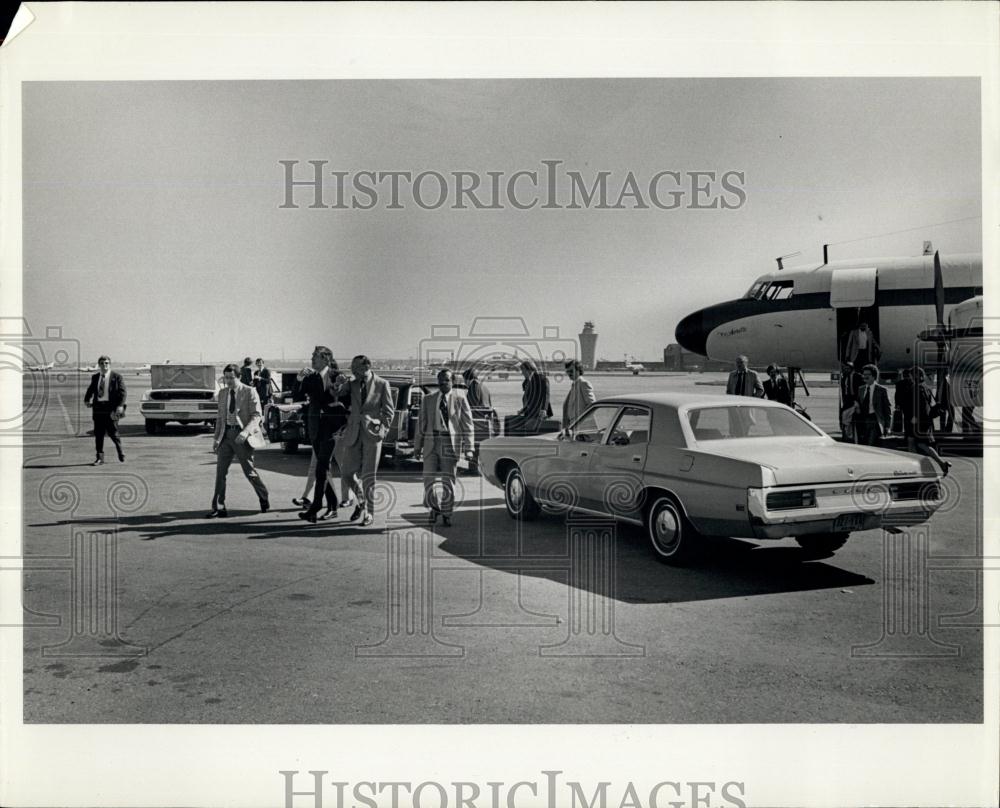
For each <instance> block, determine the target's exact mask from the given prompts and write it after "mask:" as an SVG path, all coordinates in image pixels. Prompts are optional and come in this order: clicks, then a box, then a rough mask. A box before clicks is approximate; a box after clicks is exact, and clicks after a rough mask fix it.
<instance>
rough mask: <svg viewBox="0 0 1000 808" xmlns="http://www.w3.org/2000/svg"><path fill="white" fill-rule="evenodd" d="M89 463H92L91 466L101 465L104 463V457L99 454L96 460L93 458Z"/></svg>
mask: <svg viewBox="0 0 1000 808" xmlns="http://www.w3.org/2000/svg"><path fill="white" fill-rule="evenodd" d="M90 465H92V466H103V465H104V458H103V457H102V456H100V455H99V456H98V458H97V460H95V461H94V462H93V463H91V464H90Z"/></svg>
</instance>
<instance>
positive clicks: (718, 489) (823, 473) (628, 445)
mask: <svg viewBox="0 0 1000 808" xmlns="http://www.w3.org/2000/svg"><path fill="white" fill-rule="evenodd" d="M480 466H481V469H482V473H483V474H484V475H485V476H486V478H487V479H488V480H489V481H490V482H492V483H493V484H494V485H497V486H499V487H500V488H502V489H503V490H504V494H505V502H506V507H507V511H508V513H509V514H510V516H511V517H513V518H515V519H530V518H533V517H535V516H537V515H538V514H539V512H540V510H541V509H542V508H543V507H544V508H545V509H546V510H561V511H564V512H565V511H569V510H581V511H586V512H590V513H593V514H599V515H602V516H606V517H611V518H615V519H619V520H622V521H625V522H631V523H635V524H638V525H642V526H643V527H644V528H645V530H646V532H647V534H648V538H649V543H650V547H651V549H652V551H653V553H654V555H655V556H656V557H657V558H658V559H660V560H661V561H664V562H666V563H671V564H680V563H683V562H684V561H686V560H688V559H689V558H690V557H691V555H692V553H694V552H695V551H696V550H697V549H698V545H699V538H700V537H701V536H703V535H714V536H733V537H745V538H750V539H781V538H785V537H790V536H791V537H795V539H796V540H797V541H798V542H799V544H801V545H802V546H803V547H804V548H806V549H807V550H810V551H812V552H813V553H816V554H825V555H828V554H830V553H832V552H834V551H835V550H836V549H838V548H839V547H841V546H842V545H843V544H844V542H845V541H846V540H847V538H848V536H849V535H850V534H851V533H853V532H856V531H861V530H870V529H872V528H878V527H888V528H894V527H903V526H909V525H915V524H919V523H921V522H924V521H926V520H927V519H929V518H930V516H931V515H932V514H933V513H934V511H935V510H937V508H938V507H939V505H940V504H941V496H942V494H941V488H940V485H939V475H938V472H937V471H936V467H935V466H934V464H933V463H932V462H931V461H930V460H929V459H928V458H926V457H923V456H920V455H913V454H906V453H904V452H897V451H890V450H888V449H876V448H872V447H868V446H855V445H853V444H845V443H838V442H837V441H835V440H834V439H833V438H831V437H830V436H829V435H827V434H826V433H825V432H823V431H822V430H821V429H819V428H818V427H816V426H815V425H814V424H813V423H811V422H810V421H808V420H806V419H805V418H803V417H802V416H800V415H799V414H798V413H796V412H795V411H794V410H791V409H789V408H788V407H786V406H785V405H783V404H779V403H777V402H772V401H765V400H763V399H757V398H741V397H729V396H727V397H725V398H723V397H720V396H718V395H715V396H712V395H690V394H680V393H678V394H671V393H659V394H649V395H635V396H623V397H616V398H612V399H605V400H601V401H598V402H597V403H595V404H594V405H593V406H591V407H590V409H588V410H587V411H586V412H585V413H584V414H583V415H581V416H580V418H579V419H577V421H576V422H575V423H574V424H573V425H572V426H571V427H570V428H569V430H567V431H566V432H564V433H554V434H549V435H539V436H537V437H515V436H511V437H499V438H492V439H490V440H487V441H484V442H483V443H482V445H481V449H480Z"/></svg>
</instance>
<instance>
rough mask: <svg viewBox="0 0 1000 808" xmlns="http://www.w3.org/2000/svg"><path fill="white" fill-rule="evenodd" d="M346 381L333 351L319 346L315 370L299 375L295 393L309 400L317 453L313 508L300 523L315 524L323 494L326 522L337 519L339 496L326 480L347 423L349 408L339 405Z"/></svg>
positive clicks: (309, 424) (311, 432)
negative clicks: (342, 387) (336, 441)
mask: <svg viewBox="0 0 1000 808" xmlns="http://www.w3.org/2000/svg"><path fill="white" fill-rule="evenodd" d="M344 382H345V379H344V377H343V376H341V375H340V374H339V373H338V372H337V362H336V361H335V360H334V358H333V351H331V350H330V349H329V348H327V347H326V346H325V345H317V346H316V347H315V348H314V349H313V353H312V368H311V369H306V370H303V371H302V372H300V373H299V377H298V384H297V385H296V390H295V392H294V393H293V396H292V397H293V398H294V399H295V400H296V401H302V400H303V399H307V398H308V400H309V404H308V409H307V410H306V428H307V430H308V432H309V440H310V442H311V443H312V447H313V452H315V453H316V470H315V475H314V478H315V486H314V487H315V492H314V495H313V499H312V503H311V504H310V506H309V507H308V508H307V509H306V510H305V511H303V512H302V513H300V514H299V518H300V519H305V520H306V521H307V522H316V520H317V518H318V514H319V509H320V503H321V502H322V499H323V494H324V493H325V494H326V509H327V511H326V513H325V514H324V515H323V518H324V519H326V518H336V516H337V494H336V493H335V492H334V490H333V487H332V486H331V485H330V483H329V481H328V480H327V472H328V471H329V470H330V459H331V458H332V456H333V448H334V443H335V441H334V437H333V436H334V435H336V434H337V431H338V430H339V429H340V428H341V427H342V426H344V424H346V423H347V407H346V406H344V404H343V403H342V402H341V401H340V397H339V396H340V394H339V393H338V387H339V386H343V384H344Z"/></svg>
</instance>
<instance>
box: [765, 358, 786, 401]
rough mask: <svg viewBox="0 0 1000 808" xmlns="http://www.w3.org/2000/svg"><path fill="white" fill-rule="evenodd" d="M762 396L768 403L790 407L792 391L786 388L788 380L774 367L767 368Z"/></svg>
mask: <svg viewBox="0 0 1000 808" xmlns="http://www.w3.org/2000/svg"><path fill="white" fill-rule="evenodd" d="M764 395H765V396H766V397H767V398H768V400H769V401H780V402H781V403H782V404H784V405H785V406H786V407H791V406H792V391H791V389H790V388H789V387H788V380H787V379H786V378H785V377H784V376H782V375H781V374H780V373H779V372H778V367H777V366H776V365H768V366H767V378H766V379H765V380H764Z"/></svg>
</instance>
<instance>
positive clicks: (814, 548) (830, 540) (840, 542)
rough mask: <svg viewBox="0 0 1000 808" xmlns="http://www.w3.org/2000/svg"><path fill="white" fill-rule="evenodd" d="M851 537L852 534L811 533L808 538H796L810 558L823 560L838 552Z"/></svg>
mask: <svg viewBox="0 0 1000 808" xmlns="http://www.w3.org/2000/svg"><path fill="white" fill-rule="evenodd" d="M850 535H851V534H850V533H811V534H809V535H806V536H796V537H795V541H797V542H798V543H799V546H800V547H801V548H802V549H803V550H805V551H806V552H807V553H808V554H809V555H810V556H815V557H821V558H822V557H824V556H830V555H833V554H834V553H835V552H837V550H839V549H840V548H841V547H843V546H844V543H845V542H846V541H847V539H848V537H849V536H850Z"/></svg>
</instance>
